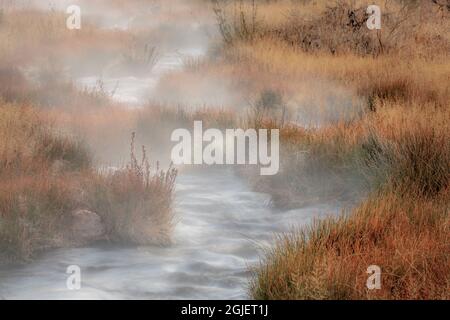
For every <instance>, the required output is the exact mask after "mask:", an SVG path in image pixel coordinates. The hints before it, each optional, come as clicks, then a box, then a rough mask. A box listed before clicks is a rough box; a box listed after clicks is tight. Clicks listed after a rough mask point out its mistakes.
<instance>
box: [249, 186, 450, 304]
mask: <svg viewBox="0 0 450 320" xmlns="http://www.w3.org/2000/svg"><path fill="white" fill-rule="evenodd" d="M449 223H450V220H449V216H448V189H447V190H442V192H441V193H440V194H439V195H438V196H437V198H436V199H435V200H429V199H427V198H422V197H421V195H420V194H409V195H407V196H399V195H398V194H396V193H395V191H394V192H388V193H384V194H380V195H375V196H372V197H370V198H369V199H368V200H366V201H365V202H364V203H362V204H361V205H360V206H359V207H358V208H357V209H355V210H354V211H353V212H352V213H351V214H350V215H348V216H344V217H341V218H335V219H331V218H330V219H327V220H324V221H318V222H317V223H316V224H314V225H313V226H311V227H310V228H308V229H304V230H301V231H296V232H294V233H292V234H288V235H286V236H284V237H281V238H280V239H279V240H278V242H277V245H276V246H275V247H274V248H273V249H272V250H270V251H269V252H268V253H267V255H266V258H265V259H264V261H263V262H262V263H261V265H260V266H259V268H258V269H256V270H255V277H254V280H253V283H252V285H251V289H250V292H251V295H252V297H253V298H255V299H449V292H450V290H449V289H450V279H449V277H448V270H449V268H450V259H449V257H450V247H449V246H448V243H449V240H450V238H449V235H450V233H449ZM371 265H377V266H379V267H380V268H381V271H382V275H381V289H380V290H368V289H367V287H366V281H367V278H368V276H369V275H368V274H367V273H366V272H367V268H368V267H369V266H371Z"/></svg>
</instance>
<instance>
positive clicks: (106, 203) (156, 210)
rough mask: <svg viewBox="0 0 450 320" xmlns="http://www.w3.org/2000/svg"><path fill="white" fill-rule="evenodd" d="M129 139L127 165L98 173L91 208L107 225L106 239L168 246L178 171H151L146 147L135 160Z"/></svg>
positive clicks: (133, 137)
mask: <svg viewBox="0 0 450 320" xmlns="http://www.w3.org/2000/svg"><path fill="white" fill-rule="evenodd" d="M134 142H135V135H134V134H133V136H132V143H131V159H130V163H129V164H128V165H127V166H126V167H125V168H122V169H119V170H116V171H114V172H112V173H103V174H100V175H99V176H98V177H97V179H96V180H95V181H94V183H93V184H92V185H91V192H90V195H91V196H90V200H89V202H90V206H91V209H92V210H93V211H95V212H97V213H98V214H100V216H101V217H102V219H103V221H104V223H105V224H106V232H107V238H108V239H109V240H110V241H113V242H121V243H131V244H167V243H169V242H170V237H171V230H172V227H173V221H172V219H173V212H172V206H171V205H172V197H173V191H174V186H175V179H176V176H177V171H176V170H175V169H174V168H172V167H171V166H170V167H169V169H167V170H166V171H164V170H161V169H160V168H159V165H158V164H157V165H156V168H155V171H154V172H153V171H152V170H151V167H150V164H149V162H148V158H147V153H146V150H145V148H144V147H143V149H142V159H141V160H140V161H138V159H137V158H136V152H135V146H134Z"/></svg>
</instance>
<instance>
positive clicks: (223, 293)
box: [0, 1, 348, 299]
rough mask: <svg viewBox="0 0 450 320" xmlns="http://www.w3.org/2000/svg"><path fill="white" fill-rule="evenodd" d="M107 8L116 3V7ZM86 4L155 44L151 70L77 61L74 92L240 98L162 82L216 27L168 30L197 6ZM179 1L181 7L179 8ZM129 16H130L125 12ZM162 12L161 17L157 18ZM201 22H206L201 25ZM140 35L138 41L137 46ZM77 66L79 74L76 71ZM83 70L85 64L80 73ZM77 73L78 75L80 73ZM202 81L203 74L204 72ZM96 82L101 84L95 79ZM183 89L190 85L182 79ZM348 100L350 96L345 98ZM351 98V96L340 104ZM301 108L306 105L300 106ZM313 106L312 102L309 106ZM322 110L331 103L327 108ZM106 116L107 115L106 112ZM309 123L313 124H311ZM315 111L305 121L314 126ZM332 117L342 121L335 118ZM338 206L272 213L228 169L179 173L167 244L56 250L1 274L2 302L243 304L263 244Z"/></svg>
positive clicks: (137, 101)
mask: <svg viewBox="0 0 450 320" xmlns="http://www.w3.org/2000/svg"><path fill="white" fill-rule="evenodd" d="M66 3H67V4H68V3H69V1H67V2H66V1H58V2H56V1H55V2H52V1H49V2H45V1H33V2H32V4H33V5H35V6H37V7H38V8H39V9H41V10H48V8H49V6H50V7H51V8H54V9H55V10H58V9H60V10H61V9H63V8H65V7H66ZM111 3H116V2H115V1H112V2H111ZM70 4H80V5H81V6H82V8H86V14H87V21H89V22H91V23H92V22H93V21H96V22H95V23H96V24H97V25H99V26H100V27H101V28H112V29H118V30H127V29H128V28H133V29H139V30H140V31H141V32H144V33H145V32H146V28H151V29H152V30H155V29H156V30H157V32H159V33H160V36H159V37H153V38H152V37H150V36H149V41H148V43H151V44H152V45H153V46H154V47H155V48H156V56H155V61H154V64H153V65H151V67H149V70H148V71H147V72H142V73H136V72H135V70H133V69H132V68H129V69H128V68H126V67H123V66H121V65H120V63H119V62H118V63H117V64H114V63H112V64H109V65H107V66H106V67H104V68H102V70H101V72H100V74H99V73H98V72H93V73H92V74H89V72H80V71H79V70H80V69H83V68H81V67H82V66H81V65H82V64H88V63H89V61H83V62H82V63H78V62H77V63H78V64H77V63H74V64H73V65H72V76H74V75H76V79H75V82H76V84H77V86H79V87H80V88H95V87H96V86H98V85H99V83H101V86H102V89H103V90H104V91H106V92H109V93H111V96H112V98H113V99H114V100H115V101H118V102H120V103H124V106H127V107H140V106H142V105H143V104H145V103H146V102H147V101H148V100H155V101H162V102H166V103H172V104H174V103H175V104H177V103H180V104H181V103H183V104H185V105H191V106H195V105H199V106H201V105H202V104H209V105H217V106H223V105H230V104H233V103H238V102H237V101H241V102H243V101H245V98H244V97H239V96H232V94H234V93H231V92H228V91H227V88H226V83H227V81H228V79H221V78H220V77H218V78H215V79H214V81H210V79H207V80H205V82H204V85H203V84H202V85H203V87H202V86H201V89H200V90H198V91H197V92H194V93H192V92H190V93H189V94H183V93H181V92H174V91H170V90H168V91H166V92H164V91H163V90H162V89H163V88H162V87H161V86H160V79H161V77H163V76H165V75H168V74H170V73H171V72H172V71H177V70H180V69H182V68H183V66H184V62H185V61H186V59H187V58H201V57H202V56H204V55H206V54H207V51H208V48H209V40H210V39H211V35H214V34H215V33H216V32H217V31H216V30H215V29H214V28H213V26H214V19H213V17H212V12H211V13H210V15H209V16H205V15H204V13H201V14H200V15H199V17H198V16H197V14H196V13H195V12H184V17H188V18H185V19H184V20H183V21H180V22H177V23H176V24H175V25H172V26H170V22H167V21H166V20H165V15H167V14H169V13H170V14H175V13H176V12H175V13H174V11H179V10H188V11H189V10H193V9H191V8H190V7H189V4H188V1H185V2H181V1H175V2H174V3H173V4H172V5H171V7H172V9H167V8H160V7H159V6H158V5H154V6H153V5H149V6H144V5H142V6H141V7H139V8H131V9H126V10H125V12H123V11H122V8H123V7H120V6H116V5H114V4H112V5H111V6H110V7H104V2H102V5H100V4H95V1H70ZM177 4H179V6H177ZM128 11H129V12H128ZM161 15H162V16H161ZM202 19H204V20H202ZM142 39H145V37H143V38H141V40H139V41H140V42H139V41H138V43H137V46H139V47H140V48H142V46H143V45H144V44H145V43H146V41H143V40H142ZM75 69H78V72H75V71H76V70H75ZM85 69H87V70H88V68H85ZM80 73H81V74H80ZM200 78H201V75H200ZM99 81H100V82H99ZM186 85H188V83H186ZM343 99H344V100H346V99H347V97H344V98H343ZM346 101H348V99H347V100H346ZM301 103H304V101H301ZM311 103H312V102H311ZM326 105H327V106H328V104H326ZM105 112H106V111H105ZM308 117H310V118H308ZM317 117H319V116H317V115H310V114H309V115H307V114H303V115H301V119H302V121H305V123H306V122H308V123H311V122H313V121H316V120H317ZM332 117H333V118H335V117H339V115H334V114H333V115H332ZM339 211H340V208H338V207H337V206H336V205H329V204H323V205H319V206H313V207H305V208H302V209H295V210H286V211H280V210H275V209H272V208H271V206H270V197H269V196H268V195H266V194H262V193H258V192H254V191H252V190H251V188H250V186H249V185H248V183H247V182H246V181H244V179H242V178H240V177H239V176H237V175H236V174H235V173H233V171H232V170H231V169H229V168H214V169H199V170H193V171H188V172H184V173H181V175H180V176H179V177H178V180H177V186H176V198H175V212H176V220H177V222H178V223H177V225H176V227H175V231H174V242H173V244H172V245H170V246H168V247H138V248H135V247H116V246H97V247H90V248H74V249H58V250H54V251H50V252H47V253H45V254H43V255H42V256H40V257H39V258H38V259H37V260H36V261H34V262H32V263H31V264H29V265H27V266H24V267H14V268H9V269H4V270H1V271H0V297H1V298H6V299H17V298H18V299H23V298H27V299H28V298H30V299H38V298H39V299H80V298H82V299H114V298H115V299H147V298H150V299H241V298H248V297H247V292H246V286H247V284H248V280H249V276H250V274H249V266H252V265H254V264H256V263H257V262H258V258H259V256H260V255H259V254H260V253H261V251H260V250H261V247H264V246H267V245H269V244H271V243H273V239H274V236H275V235H276V234H277V233H280V232H287V231H289V230H290V229H291V228H292V227H294V226H299V225H300V226H301V225H306V224H308V223H310V222H311V220H312V219H314V218H317V217H320V216H321V215H326V214H338V213H339ZM69 265H78V266H80V267H81V272H82V273H81V277H82V289H81V290H79V291H69V290H67V288H66V279H67V276H68V275H67V274H66V268H67V267H68V266H69Z"/></svg>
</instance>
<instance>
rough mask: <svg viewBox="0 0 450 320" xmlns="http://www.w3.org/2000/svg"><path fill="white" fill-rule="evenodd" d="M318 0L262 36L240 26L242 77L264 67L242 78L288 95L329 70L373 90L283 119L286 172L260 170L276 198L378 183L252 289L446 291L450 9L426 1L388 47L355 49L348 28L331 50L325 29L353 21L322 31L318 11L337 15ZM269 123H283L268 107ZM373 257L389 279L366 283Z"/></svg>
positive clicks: (340, 293) (348, 295) (265, 27)
mask: <svg viewBox="0 0 450 320" xmlns="http://www.w3.org/2000/svg"><path fill="white" fill-rule="evenodd" d="M286 3H287V2H283V5H281V6H280V8H282V7H283V6H285V5H286ZM361 3H362V2H358V5H361ZM269 6H276V2H272V3H271V4H270V5H269ZM314 6H315V5H312V6H311V4H310V5H307V6H306V7H304V6H302V5H301V6H299V8H298V10H297V11H296V12H297V13H298V14H300V12H304V16H303V17H302V19H299V20H298V21H297V22H296V23H297V26H295V25H294V24H293V23H294V22H292V21H290V22H288V23H286V24H285V25H283V23H282V22H279V21H271V20H270V19H268V20H267V21H260V24H259V29H258V28H257V29H256V30H257V35H256V36H252V37H239V36H238V34H236V35H235V36H236V37H235V38H234V39H233V41H226V42H227V43H228V45H227V46H226V47H225V49H224V55H225V57H226V67H224V68H228V69H232V70H234V72H229V73H230V74H233V76H234V77H235V78H236V79H239V81H242V79H244V81H243V83H246V82H245V79H258V84H254V83H251V84H250V86H248V87H245V86H244V88H245V89H246V90H248V92H251V91H252V90H255V88H257V86H260V87H259V88H261V87H262V88H264V87H269V88H281V89H278V91H279V92H282V93H283V94H284V96H285V98H286V99H287V100H288V101H289V100H293V97H294V96H295V95H294V94H293V93H291V92H293V91H295V88H302V87H303V88H306V87H305V86H302V83H305V82H310V83H320V82H321V81H322V82H323V81H327V82H325V83H328V84H330V83H332V84H333V85H334V86H337V87H339V86H343V87H344V88H346V89H347V90H349V92H350V93H352V94H353V95H355V96H357V97H359V98H361V99H362V100H363V101H365V105H366V106H365V110H364V112H359V111H358V110H357V112H356V113H354V114H353V115H352V116H350V117H348V118H347V119H346V120H344V121H338V122H331V123H325V124H323V125H322V126H320V127H318V128H306V129H305V128H302V127H299V126H298V125H297V124H293V123H287V124H286V123H285V124H284V125H282V127H281V128H280V129H281V166H280V173H279V175H278V177H277V176H275V177H269V178H267V177H266V178H257V179H256V180H257V181H255V185H258V186H259V188H260V189H261V190H262V191H264V192H269V193H271V194H272V195H273V199H274V202H275V204H276V205H278V206H294V207H297V206H303V205H308V204H311V203H314V201H320V202H323V201H327V200H333V199H334V200H336V199H337V200H339V201H344V203H345V200H348V198H350V199H351V200H355V199H358V196H359V195H358V194H355V193H352V190H353V191H355V190H359V191H361V190H363V191H364V192H370V195H369V198H368V200H366V201H364V202H363V203H362V204H360V205H359V206H357V207H356V208H355V209H354V210H352V211H351V212H350V213H349V214H346V215H344V216H343V217H341V218H330V219H327V220H325V221H318V222H317V223H316V224H315V225H314V226H312V227H310V228H307V229H304V230H300V231H296V232H293V233H292V234H289V235H286V236H285V237H282V238H281V239H280V240H279V241H278V242H277V245H276V246H275V247H274V248H273V249H272V250H270V251H269V252H268V253H267V254H266V255H265V258H264V259H263V260H262V262H261V264H260V265H259V266H258V267H257V268H255V270H254V278H253V281H252V285H251V289H250V294H251V296H252V297H253V298H256V299H448V292H449V285H450V284H449V283H450V282H449V279H450V278H449V275H448V270H450V268H449V263H450V262H449V259H448V256H449V247H448V245H447V244H448V242H449V241H448V240H449V239H448V226H449V218H448V209H449V208H448V200H449V194H448V187H449V178H450V171H449V163H450V144H449V142H448V141H450V136H449V133H448V132H450V130H449V124H448V121H447V120H446V119H448V118H449V110H450V108H449V107H450V105H449V101H450V91H449V87H448V83H449V81H450V64H449V63H448V50H446V49H443V48H448V46H449V44H450V42H449V39H448V38H447V37H446V36H443V37H441V36H439V35H438V34H439V32H440V31H439V30H441V31H442V30H443V28H444V26H446V25H448V21H449V20H448V19H447V18H445V15H446V14H447V13H446V12H439V11H436V10H435V9H436V8H431V9H432V10H431V9H430V8H429V7H427V6H428V5H423V6H422V5H420V6H419V7H417V8H415V9H414V10H413V11H411V12H410V13H409V14H411V15H412V16H416V17H420V19H419V21H420V25H419V26H418V27H412V28H410V29H408V28H406V29H404V28H403V27H402V28H400V29H401V30H403V31H402V32H403V33H404V34H403V35H397V36H396V38H395V39H396V41H397V43H389V41H387V39H386V38H382V41H384V44H385V45H386V46H385V47H384V49H386V48H388V47H389V50H387V49H386V50H382V51H377V50H375V51H373V52H365V53H364V52H362V51H360V50H359V49H357V45H359V44H358V43H357V42H358V41H359V40H358V39H359V38H358V37H359V36H360V35H361V34H355V35H353V36H354V37H355V38H354V39H350V40H351V41H353V40H355V41H356V42H355V43H353V42H351V41H350V40H349V41H350V42H345V41H344V42H343V44H342V46H336V47H335V49H336V50H330V48H331V46H332V44H333V43H332V42H330V43H328V42H327V41H329V40H333V41H340V40H344V38H345V37H346V36H344V35H343V34H342V33H341V31H342V30H344V29H345V28H344V29H342V30H336V33H334V34H332V36H333V37H334V39H328V38H327V37H325V36H324V34H322V33H321V32H322V31H323V30H322V29H321V28H322V25H319V24H316V25H314V24H313V25H311V24H309V22H310V21H313V22H314V21H316V22H317V21H322V22H324V21H325V22H326V19H328V18H329V19H331V18H333V17H330V16H329V14H331V13H330V12H329V11H328V12H327V9H325V8H323V7H322V8H319V6H320V5H318V6H317V7H314ZM260 7H264V5H262V4H261V5H260ZM427 9H430V10H428V11H426V10H427ZM283 10H284V9H283ZM247 14H251V10H247ZM394 17H395V15H394ZM296 18H298V17H296ZM305 18H306V19H305ZM397 18H398V16H397ZM323 19H325V20H323ZM247 22H248V20H247ZM239 23H240V25H238V26H237V27H238V28H241V27H242V26H243V25H242V21H241V22H239ZM387 27H389V22H388V25H387ZM295 28H300V29H301V30H303V31H304V32H307V33H308V32H309V34H310V35H313V34H315V35H319V36H321V37H322V38H321V46H319V47H317V48H313V47H308V46H305V44H304V43H299V42H297V41H298V40H299V39H292V38H290V36H291V35H292V34H290V32H291V31H292V30H294V29H295ZM308 28H309V29H308ZM338 28H339V27H338ZM300 29H297V31H298V30H300ZM225 40H226V39H225ZM300 40H301V39H300ZM347 40H348V39H347ZM406 44H408V46H407V45H406ZM353 45H356V47H353ZM203 68H206V66H203ZM216 68H217V67H216ZM236 74H237V76H236ZM330 81H331V82H330ZM248 82H250V81H248ZM261 83H264V85H262V86H261V85H260V84H261ZM249 88H250V89H249ZM258 90H261V89H256V91H258ZM305 92H306V93H305V94H306V95H307V96H308V95H314V90H305ZM311 92H312V93H311ZM319 92H320V90H319ZM297 101H298V100H297ZM300 101H303V102H304V101H305V100H300ZM306 101H307V100H306ZM299 107H300V108H302V107H303V106H302V103H300V104H299ZM336 107H339V106H336ZM260 125H262V126H266V127H277V126H280V123H279V122H273V120H270V119H269V120H267V119H266V120H264V119H263V121H262V122H260ZM321 173H324V175H322V174H321ZM261 186H262V187H261ZM346 188H348V189H346ZM340 191H343V193H344V194H341V193H340ZM348 193H350V197H348ZM330 195H331V196H330ZM346 195H347V196H346ZM315 197H318V198H319V199H315ZM310 199H311V201H309V200H310ZM373 264H375V265H379V266H380V267H381V269H382V272H383V275H382V289H381V290H374V291H370V290H368V289H367V288H366V280H367V277H368V274H366V270H367V267H368V266H370V265H373Z"/></svg>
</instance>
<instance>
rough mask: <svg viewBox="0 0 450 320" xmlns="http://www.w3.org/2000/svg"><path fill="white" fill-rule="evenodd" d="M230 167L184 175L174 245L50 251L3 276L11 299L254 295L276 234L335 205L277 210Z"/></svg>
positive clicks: (3, 285)
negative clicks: (73, 277) (71, 284)
mask: <svg viewBox="0 0 450 320" xmlns="http://www.w3.org/2000/svg"><path fill="white" fill-rule="evenodd" d="M268 203H269V197H268V196H267V195H265V194H261V193H256V192H252V191H251V190H250V189H249V188H248V186H247V185H246V183H245V182H244V181H242V180H241V179H240V178H239V177H237V176H236V175H235V174H234V173H233V171H232V170H230V169H211V170H208V171H207V172H196V173H188V174H183V175H181V176H180V177H179V179H178V182H177V191H176V203H175V206H176V216H177V219H178V224H177V226H176V228H175V234H174V244H173V245H171V246H169V247H139V248H135V247H133V248H117V247H93V248H77V249H59V250H55V251H52V252H48V253H46V254H44V255H43V256H42V257H40V258H39V259H38V260H37V261H35V262H33V263H32V264H30V265H28V266H25V267H21V268H17V269H14V270H4V271H2V272H0V281H1V282H0V283H1V285H0V287H1V288H0V296H2V297H3V298H7V299H13V298H19V299H22V298H25V299H35V298H44V299H80V298H82V299H240V298H248V297H247V292H246V288H247V285H248V279H249V276H250V273H249V266H251V265H254V264H255V263H257V262H258V257H259V254H260V253H261V251H260V249H261V247H262V246H265V245H267V244H269V243H271V240H273V236H274V234H275V233H277V232H282V231H287V230H289V229H290V228H291V227H292V226H293V225H302V224H307V223H310V221H311V219H313V218H314V217H318V216H319V215H321V214H323V213H325V212H327V213H330V212H336V210H337V209H336V208H331V207H327V206H325V205H324V206H322V207H314V208H305V209H297V210H292V211H285V212H275V211H272V210H271V209H270V207H269V205H268ZM69 265H78V266H80V268H81V279H82V288H81V290H78V291H76V290H75V291H71V290H68V289H67V287H66V280H67V277H68V275H67V274H66V273H65V272H66V269H67V267H68V266H69Z"/></svg>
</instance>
